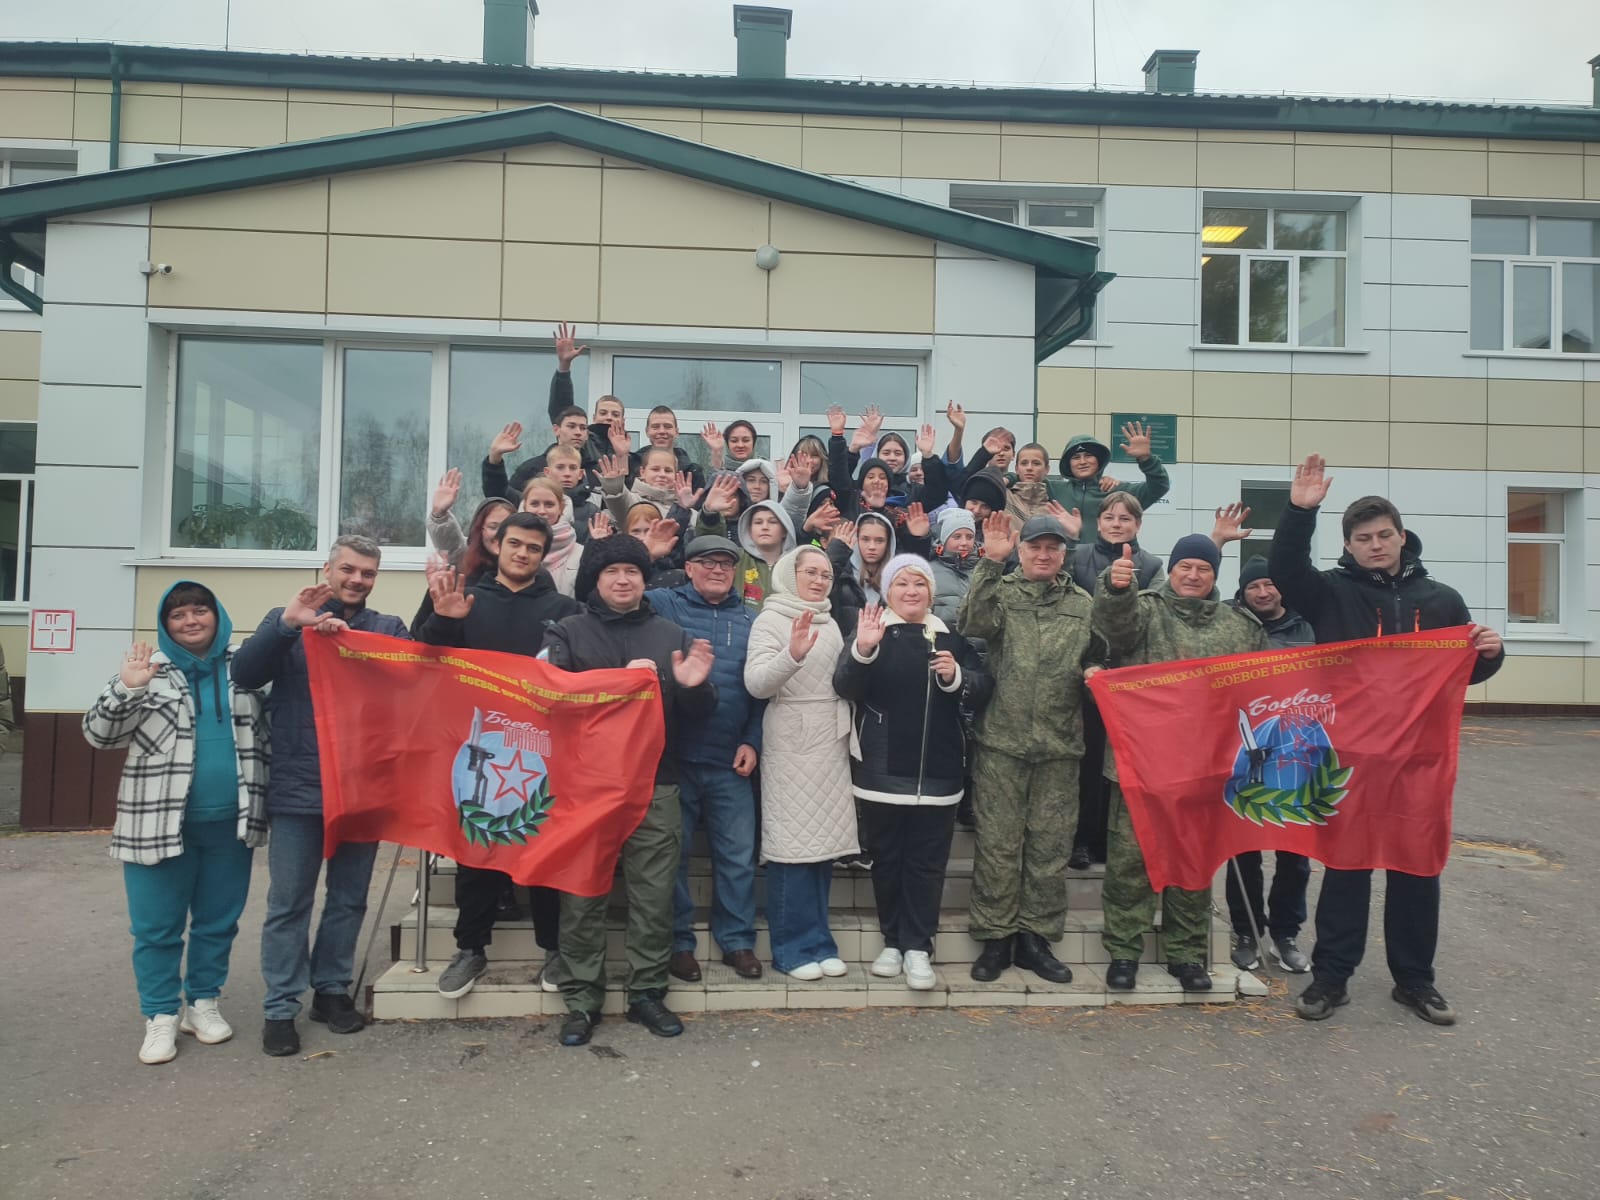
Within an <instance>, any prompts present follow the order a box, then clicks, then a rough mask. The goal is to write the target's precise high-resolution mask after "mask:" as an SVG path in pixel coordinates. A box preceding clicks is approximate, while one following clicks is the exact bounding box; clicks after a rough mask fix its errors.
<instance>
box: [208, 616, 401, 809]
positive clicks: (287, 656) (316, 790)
mask: <svg viewBox="0 0 1600 1200" xmlns="http://www.w3.org/2000/svg"><path fill="white" fill-rule="evenodd" d="M322 611H323V612H331V613H333V614H334V615H335V616H337V617H341V618H343V619H344V620H345V621H347V622H349V625H350V628H351V629H355V630H359V631H360V632H362V633H382V634H387V635H388V636H389V637H397V638H406V639H409V638H410V637H411V634H410V632H409V631H408V630H407V629H406V623H405V622H404V621H402V620H401V619H400V618H399V617H391V616H389V615H388V614H387V613H381V612H374V611H373V610H372V609H370V608H363V609H362V610H361V611H360V612H358V613H356V614H355V615H354V616H346V615H345V612H344V605H343V604H341V603H340V602H339V601H338V600H337V599H333V600H329V601H328V602H327V603H326V604H324V605H323V606H322ZM316 636H318V637H321V636H322V635H321V634H317V635H316ZM232 675H233V682H234V684H235V686H237V687H242V688H264V687H266V686H267V684H269V683H270V684H271V685H272V692H271V693H270V694H269V695H268V696H267V715H268V717H270V718H271V721H272V771H271V773H270V774H269V775H268V776H267V815H268V816H269V817H270V816H271V815H272V814H274V813H298V814H302V815H308V816H319V815H321V813H322V767H321V759H320V757H319V756H318V754H317V723H316V721H315V719H314V718H313V716H312V713H311V679H310V676H309V675H307V673H306V651H305V647H304V646H302V645H301V644H300V631H299V630H298V629H290V628H289V627H288V626H287V625H285V624H284V623H283V609H281V608H275V609H273V610H272V611H271V612H269V613H268V614H267V615H266V616H265V617H263V618H261V624H260V625H258V626H256V631H255V632H254V633H252V634H251V635H250V637H249V638H248V639H247V640H246V641H245V643H244V644H243V645H242V646H240V647H239V648H238V649H237V650H235V651H234V652H233V670H232Z"/></svg>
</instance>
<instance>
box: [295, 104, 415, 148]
mask: <svg viewBox="0 0 1600 1200" xmlns="http://www.w3.org/2000/svg"><path fill="white" fill-rule="evenodd" d="M393 124H394V109H392V108H379V107H378V106H377V105H376V104H308V103H303V102H301V101H298V100H291V101H290V102H289V140H290V141H291V142H305V141H310V140H311V139H312V138H324V137H337V136H338V135H340V134H343V133H361V132H363V131H364V130H368V129H387V128H389V126H391V125H393Z"/></svg>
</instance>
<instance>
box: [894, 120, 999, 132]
mask: <svg viewBox="0 0 1600 1200" xmlns="http://www.w3.org/2000/svg"><path fill="white" fill-rule="evenodd" d="M900 127H901V128H902V129H904V130H906V131H907V132H910V131H911V130H916V131H917V132H918V133H993V134H998V133H999V132H1000V122H999V121H925V120H922V119H921V118H919V117H905V118H903V119H902V120H901V122H900Z"/></svg>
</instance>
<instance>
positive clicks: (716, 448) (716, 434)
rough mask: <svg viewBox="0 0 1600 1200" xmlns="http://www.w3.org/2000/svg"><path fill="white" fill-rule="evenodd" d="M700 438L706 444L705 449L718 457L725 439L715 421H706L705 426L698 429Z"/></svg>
mask: <svg viewBox="0 0 1600 1200" xmlns="http://www.w3.org/2000/svg"><path fill="white" fill-rule="evenodd" d="M700 440H701V441H702V442H704V443H705V444H706V449H708V450H710V451H711V453H712V454H714V455H717V456H718V457H719V458H720V456H721V454H722V447H723V445H724V443H725V439H724V438H723V436H722V430H720V429H718V428H717V423H716V422H715V421H707V422H706V424H705V428H704V429H702V430H701V431H700Z"/></svg>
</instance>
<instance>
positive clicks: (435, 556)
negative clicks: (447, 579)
mask: <svg viewBox="0 0 1600 1200" xmlns="http://www.w3.org/2000/svg"><path fill="white" fill-rule="evenodd" d="M449 569H450V560H449V559H448V558H446V557H445V556H444V555H442V554H440V553H439V552H438V551H437V550H435V551H434V552H433V553H432V554H430V555H428V561H427V562H425V563H423V564H422V577H423V579H425V580H429V579H432V578H433V577H434V576H435V575H437V574H439V572H441V571H448V570H449Z"/></svg>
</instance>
